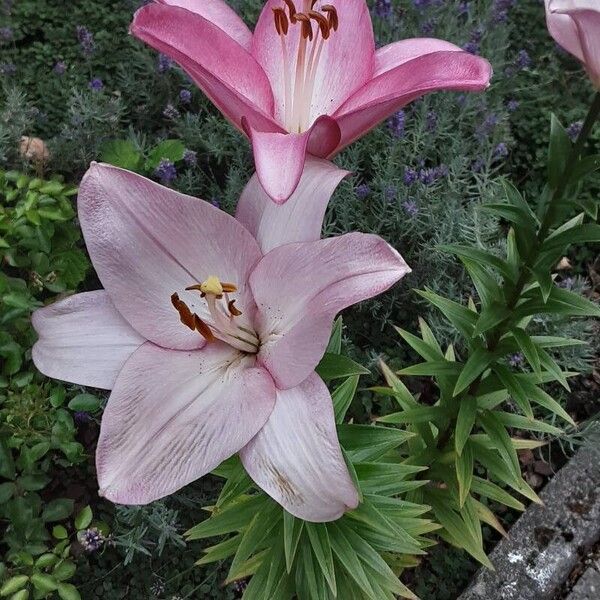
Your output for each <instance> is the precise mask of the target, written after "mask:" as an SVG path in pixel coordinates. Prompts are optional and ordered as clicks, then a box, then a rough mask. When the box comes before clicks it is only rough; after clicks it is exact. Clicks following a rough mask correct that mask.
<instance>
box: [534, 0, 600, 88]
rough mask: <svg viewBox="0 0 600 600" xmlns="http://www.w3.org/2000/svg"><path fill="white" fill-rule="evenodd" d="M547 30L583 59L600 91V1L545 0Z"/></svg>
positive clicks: (572, 52) (577, 56) (568, 50)
mask: <svg viewBox="0 0 600 600" xmlns="http://www.w3.org/2000/svg"><path fill="white" fill-rule="evenodd" d="M545 3H546V22H547V24H548V31H549V32H550V35H551V36H552V37H553V38H554V40H555V41H556V43H557V44H559V45H560V46H562V47H563V48H564V49H565V50H566V51H567V52H569V53H570V54H572V55H573V56H575V57H576V58H577V59H578V60H580V61H581V62H582V63H583V65H584V66H585V68H586V71H587V72H588V75H589V76H590V79H591V80H592V83H593V84H594V86H595V87H596V88H597V89H599V90H600V2H598V1H597V0H545Z"/></svg>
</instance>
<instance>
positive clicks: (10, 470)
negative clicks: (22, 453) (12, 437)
mask: <svg viewBox="0 0 600 600" xmlns="http://www.w3.org/2000/svg"><path fill="white" fill-rule="evenodd" d="M0 475H1V476H2V477H4V478H5V479H14V478H15V475H16V472H15V462H14V460H13V457H12V452H11V451H10V449H9V447H8V444H7V443H6V442H5V441H4V440H3V439H0Z"/></svg>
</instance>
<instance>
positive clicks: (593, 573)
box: [567, 560, 600, 600]
mask: <svg viewBox="0 0 600 600" xmlns="http://www.w3.org/2000/svg"><path fill="white" fill-rule="evenodd" d="M599 598H600V560H598V561H596V562H595V563H594V564H593V565H591V566H590V567H588V569H587V571H586V572H585V573H584V574H583V575H582V576H581V577H580V579H579V581H578V582H577V585H576V586H575V587H574V588H573V589H572V590H571V593H570V594H569V595H568V596H567V600H598V599H599Z"/></svg>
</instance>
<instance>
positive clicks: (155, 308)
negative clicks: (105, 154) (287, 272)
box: [78, 163, 261, 350]
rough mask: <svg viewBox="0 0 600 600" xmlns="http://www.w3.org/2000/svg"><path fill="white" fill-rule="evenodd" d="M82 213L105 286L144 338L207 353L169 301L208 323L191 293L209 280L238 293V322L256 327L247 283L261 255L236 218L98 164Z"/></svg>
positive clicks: (88, 179)
mask: <svg viewBox="0 0 600 600" xmlns="http://www.w3.org/2000/svg"><path fill="white" fill-rule="evenodd" d="M78 209H79V219H80V222H81V227H82V230H83V234H84V237H85V241H86V244H87V248H88V251H89V253H90V257H91V259H92V263H93V264H94V267H95V269H96V272H97V273H98V277H99V278H100V281H101V282H102V285H103V286H104V288H105V289H106V291H107V292H108V293H109V295H110V297H111V300H112V301H113V303H114V304H115V306H116V308H117V310H118V311H119V312H120V313H121V314H122V315H123V316H124V317H125V318H126V319H127V321H129V323H130V324H131V325H132V326H133V327H134V328H135V329H136V330H137V331H138V332H139V333H140V334H141V335H143V336H144V337H145V338H146V339H148V340H150V341H152V342H154V343H156V344H158V345H159V346H163V347H165V348H177V349H182V350H186V349H193V348H199V347H201V346H202V345H203V344H204V339H203V338H202V337H201V336H200V334H199V333H197V332H194V331H191V330H190V329H188V328H187V327H185V326H184V325H183V324H181V323H180V321H179V315H178V313H177V311H176V310H175V309H174V308H173V306H172V304H171V295H172V294H173V293H174V292H177V293H178V294H179V296H180V298H181V299H182V300H183V301H184V302H186V304H187V305H188V306H189V308H190V309H191V310H192V312H195V313H197V314H198V316H199V317H200V318H202V319H204V320H206V321H210V317H209V315H208V310H207V308H206V303H205V302H204V300H202V299H201V297H200V295H199V294H198V293H197V292H191V291H185V288H186V287H188V286H190V285H194V284H196V283H199V282H202V281H204V280H205V279H207V278H208V277H209V276H211V275H216V276H217V277H219V278H220V279H221V281H227V282H231V283H234V284H235V285H236V286H237V287H238V291H237V292H236V295H235V298H236V300H237V303H236V306H237V307H238V308H239V309H240V310H242V311H243V313H244V314H243V316H242V317H240V318H241V319H243V320H245V323H246V324H249V323H250V322H251V319H252V314H253V312H254V310H255V308H254V302H253V300H252V295H251V293H250V291H249V288H248V286H247V284H246V282H247V280H248V277H249V274H250V272H251V270H252V269H253V267H254V266H255V265H256V263H257V262H258V261H259V259H260V257H261V252H260V249H259V247H258V244H257V242H256V240H255V239H254V238H253V237H252V235H251V234H250V233H249V232H248V230H247V229H246V228H245V227H244V226H243V225H242V224H241V223H239V222H238V221H236V220H235V219H234V218H233V217H231V216H229V215H228V214H226V213H224V212H223V211H221V210H219V209H217V208H215V207H214V206H212V205H211V204H210V203H208V202H204V201H202V200H198V199H196V198H192V197H190V196H185V195H183V194H179V193H178V192H175V191H173V190H170V189H169V188H166V187H163V186H161V185H158V184H157V183H154V182H152V181H150V180H149V179H146V178H144V177H141V176H140V175H136V174H135V173H131V172H129V171H125V170H123V169H119V168H117V167H112V166H109V165H102V164H97V163H93V164H92V166H91V167H90V169H89V170H88V172H87V173H86V175H85V177H84V178H83V181H82V182H81V186H80V188H79V200H78Z"/></svg>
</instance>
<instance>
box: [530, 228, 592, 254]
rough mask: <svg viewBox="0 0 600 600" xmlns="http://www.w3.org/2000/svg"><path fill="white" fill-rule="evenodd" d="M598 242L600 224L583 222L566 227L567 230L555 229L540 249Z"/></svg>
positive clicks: (557, 248)
mask: <svg viewBox="0 0 600 600" xmlns="http://www.w3.org/2000/svg"><path fill="white" fill-rule="evenodd" d="M597 242H600V225H598V224H597V223H585V224H583V225H578V226H577V227H573V228H571V229H568V230H567V231H561V232H560V233H557V232H556V231H555V232H554V233H553V234H552V235H551V236H550V237H548V239H546V241H545V242H544V244H543V245H542V248H541V251H542V252H546V251H552V250H559V249H563V248H566V247H567V246H570V245H571V244H593V243H597Z"/></svg>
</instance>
